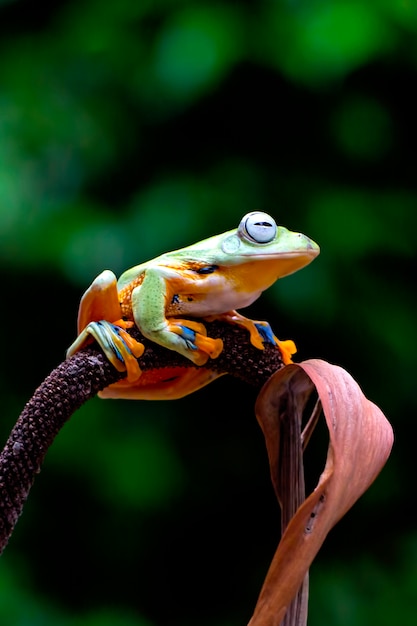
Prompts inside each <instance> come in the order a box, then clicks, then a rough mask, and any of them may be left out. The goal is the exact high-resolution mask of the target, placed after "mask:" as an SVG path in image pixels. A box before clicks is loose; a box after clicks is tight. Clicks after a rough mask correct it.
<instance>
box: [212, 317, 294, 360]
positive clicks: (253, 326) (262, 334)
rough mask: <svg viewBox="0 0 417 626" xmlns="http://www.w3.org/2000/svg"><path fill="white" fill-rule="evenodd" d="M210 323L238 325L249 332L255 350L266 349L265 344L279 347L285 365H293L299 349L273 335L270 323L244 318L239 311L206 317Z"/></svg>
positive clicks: (288, 341) (290, 342) (291, 342)
mask: <svg viewBox="0 0 417 626" xmlns="http://www.w3.org/2000/svg"><path fill="white" fill-rule="evenodd" d="M204 319H206V320H207V321H208V322H212V321H215V320H218V321H222V322H228V323H229V324H237V325H238V326H243V327H244V328H246V330H248V331H249V335H250V341H251V344H252V345H253V346H255V348H258V350H263V349H264V343H270V344H272V345H275V346H277V348H278V349H279V351H280V352H281V355H282V360H283V362H284V364H285V365H288V364H289V363H292V358H291V357H292V355H293V354H295V353H296V352H297V348H296V346H295V343H294V342H293V341H292V340H291V339H288V340H286V341H281V340H280V339H278V337H276V336H275V335H274V333H273V330H272V328H271V326H270V325H269V324H268V322H261V321H259V320H251V319H249V318H248V317H244V316H243V315H241V314H240V313H238V312H237V311H227V312H226V313H221V314H220V315H210V316H209V317H205V318H204Z"/></svg>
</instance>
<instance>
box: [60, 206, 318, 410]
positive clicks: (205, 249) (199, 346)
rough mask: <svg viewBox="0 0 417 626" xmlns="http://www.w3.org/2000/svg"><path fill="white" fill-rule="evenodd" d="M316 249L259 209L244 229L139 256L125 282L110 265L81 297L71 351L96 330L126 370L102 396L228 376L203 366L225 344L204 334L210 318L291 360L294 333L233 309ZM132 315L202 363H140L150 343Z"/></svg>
mask: <svg viewBox="0 0 417 626" xmlns="http://www.w3.org/2000/svg"><path fill="white" fill-rule="evenodd" d="M319 252H320V249H319V246H318V245H317V244H316V243H315V242H314V241H312V240H311V239H309V238H308V237H306V236H305V235H302V234H301V233H295V232H291V231H289V230H287V229H286V228H284V226H280V225H277V224H276V222H275V221H274V219H273V218H272V217H271V216H270V215H268V214H267V213H263V212H260V211H254V212H251V213H248V214H247V215H245V216H244V217H243V218H242V220H241V222H240V224H239V226H238V228H236V229H234V230H230V231H228V232H225V233H223V234H222V235H217V236H214V237H210V238H208V239H204V240H203V241H200V242H199V243H195V244H193V245H191V246H188V247H186V248H182V249H181V250H175V251H174V252H167V253H166V254H162V255H161V256H158V257H156V258H155V259H153V260H151V261H147V262H146V263H142V264H140V265H136V266H135V267H133V268H132V269H129V270H127V271H126V272H124V273H123V274H122V275H121V277H120V278H119V280H118V281H117V280H116V276H115V275H114V274H113V272H111V271H110V270H104V271H103V272H102V273H101V274H100V275H99V276H97V278H96V279H95V280H94V281H93V283H92V284H91V286H90V287H89V289H88V290H87V291H86V292H85V294H84V295H83V297H82V299H81V303H80V307H79V313H78V333H79V334H78V337H77V339H76V340H75V341H74V343H73V344H72V345H71V346H70V348H69V349H68V352H67V357H70V356H71V355H73V354H74V353H75V352H77V351H78V350H80V349H81V348H82V347H84V346H85V345H86V344H87V343H89V342H90V341H92V339H95V340H96V341H97V342H98V343H99V345H100V346H101V348H102V349H103V351H104V353H105V355H106V356H107V358H108V359H109V360H110V362H111V363H112V364H113V365H114V367H115V368H116V369H117V370H119V371H126V373H127V376H126V378H123V379H121V380H120V381H119V382H117V383H115V384H113V385H110V386H109V387H107V388H106V389H104V390H103V391H101V392H100V394H99V395H100V396H101V397H104V398H130V399H173V398H179V397H182V396H184V395H187V394H188V393H191V392H193V391H195V390H197V389H199V388H200V387H202V386H204V385H206V384H208V383H209V382H211V381H212V380H213V379H214V378H217V377H218V376H220V375H221V374H218V373H216V372H215V371H213V368H212V367H210V368H202V367H199V366H204V365H205V364H206V363H207V361H208V359H216V358H217V357H218V356H219V354H220V353H221V351H222V349H223V342H222V340H221V339H214V338H211V337H208V336H207V331H206V328H205V326H204V320H207V321H213V320H222V321H226V322H229V323H232V324H238V325H240V326H243V327H244V328H246V329H247V330H248V331H249V333H250V341H251V343H252V344H253V345H254V346H256V348H258V349H260V350H263V349H264V343H265V342H269V343H272V344H275V345H276V346H277V347H278V349H279V350H280V351H281V353H282V355H283V361H284V363H290V362H291V356H292V354H294V353H295V351H296V349H295V346H294V343H293V342H292V341H279V340H278V339H277V338H276V337H275V335H274V334H273V332H272V330H271V328H270V326H269V324H268V323H267V322H261V321H254V320H250V319H248V318H246V317H244V316H243V315H240V314H239V313H238V312H237V311H236V310H235V309H241V308H244V307H247V306H249V305H250V304H251V303H252V302H254V301H255V300H256V299H257V298H258V297H259V296H260V294H261V293H262V292H263V291H264V290H265V289H267V288H268V287H270V286H271V285H272V284H273V283H274V282H275V281H276V280H277V279H278V278H282V277H283V276H288V275H289V274H292V273H293V272H296V271H297V270H299V269H301V268H302V267H304V266H306V265H308V264H309V263H310V262H311V261H312V260H313V259H314V258H315V257H316V256H317V255H318V254H319ZM183 316H185V317H191V318H193V319H192V320H190V319H185V318H184V317H183ZM135 324H136V326H137V327H138V328H139V330H140V331H141V332H142V334H143V335H144V336H145V337H147V338H148V339H150V340H152V341H155V342H156V343H158V344H160V345H161V346H164V347H165V348H169V349H170V350H175V351H176V352H178V353H180V354H182V355H183V356H185V357H186V358H187V359H189V360H190V361H192V362H193V364H194V365H195V366H196V367H184V368H171V369H168V368H165V369H164V368H162V369H161V370H159V369H158V370H153V371H151V372H141V370H140V368H139V364H138V362H137V358H139V357H140V356H141V355H142V354H143V352H144V346H143V344H142V343H140V342H139V341H136V340H135V339H134V338H133V337H131V336H130V335H129V333H127V332H126V329H128V328H131V327H132V326H133V325H135Z"/></svg>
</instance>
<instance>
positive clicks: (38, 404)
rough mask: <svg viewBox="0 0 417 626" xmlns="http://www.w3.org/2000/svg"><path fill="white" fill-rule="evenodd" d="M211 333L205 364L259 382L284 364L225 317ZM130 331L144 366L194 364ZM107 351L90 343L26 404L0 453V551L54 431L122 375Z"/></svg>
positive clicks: (211, 327) (210, 326)
mask: <svg viewBox="0 0 417 626" xmlns="http://www.w3.org/2000/svg"><path fill="white" fill-rule="evenodd" d="M206 326H207V330H208V334H209V335H210V336H212V337H221V338H222V339H223V342H224V349H223V352H222V353H221V355H220V356H219V357H218V358H217V359H216V360H213V361H209V362H208V363H207V365H206V366H205V367H209V368H211V369H214V370H215V371H217V372H221V373H228V374H231V375H232V376H235V377H238V378H240V379H242V380H244V381H245V382H246V383H248V384H250V385H252V386H256V387H259V388H260V387H261V386H262V385H263V383H264V382H265V381H266V380H267V379H268V378H269V376H271V375H272V374H273V373H274V372H275V371H276V370H277V369H279V368H281V367H282V360H281V355H280V352H279V351H278V350H277V349H276V348H275V347H274V346H271V345H266V346H265V350H262V351H261V350H258V349H257V348H254V347H253V346H252V344H251V343H250V342H249V337H248V334H247V332H246V331H245V330H243V329H241V328H238V327H236V326H232V325H230V324H226V323H220V322H212V323H210V324H209V323H207V324H206ZM132 335H133V336H134V337H136V338H139V339H140V340H141V341H143V343H144V344H145V352H144V355H143V356H142V357H141V359H139V363H140V365H141V367H142V369H144V370H148V369H155V368H160V367H162V366H175V365H177V364H181V365H183V366H184V365H185V366H188V367H193V364H192V363H191V361H188V360H187V359H185V358H183V357H181V356H180V355H178V354H177V353H175V352H172V351H170V350H167V349H165V348H161V347H160V346H158V345H156V344H154V343H152V342H149V341H148V340H146V339H144V338H143V337H142V336H141V335H140V334H139V332H138V331H137V330H136V329H135V330H132ZM123 376H124V374H121V373H120V372H117V371H116V370H115V368H114V367H113V366H112V365H111V364H110V363H109V362H108V361H107V359H106V358H105V357H104V355H103V353H102V352H101V351H99V350H98V349H97V348H95V347H89V348H86V349H84V350H82V351H81V352H79V353H77V354H75V355H74V356H73V357H71V358H70V359H68V360H67V361H64V362H63V363H61V364H60V365H59V366H58V367H57V368H56V369H55V370H53V372H51V374H50V375H49V376H48V377H47V378H46V379H45V380H44V382H43V383H42V384H41V385H40V386H39V387H38V389H37V390H36V391H35V393H34V395H33V396H32V398H31V399H30V400H29V402H28V403H27V404H26V406H25V407H24V409H23V411H22V413H21V415H20V417H19V419H18V421H17V422H16V425H15V426H14V428H13V430H12V431H11V433H10V436H9V438H8V440H7V442H6V445H5V447H4V449H3V452H2V453H1V455H0V553H1V552H2V551H3V549H4V548H5V546H6V545H7V542H8V540H9V538H10V535H11V534H12V532H13V529H14V527H15V525H16V522H17V520H18V518H19V516H20V514H21V512H22V509H23V505H24V503H25V501H26V499H27V497H28V494H29V491H30V488H31V487H32V484H33V482H34V479H35V476H36V474H37V473H39V471H40V468H41V465H42V462H43V459H44V457H45V454H46V452H47V450H48V448H49V446H50V445H51V444H52V442H53V440H54V438H55V436H56V435H57V434H58V432H59V430H60V429H61V428H62V426H63V425H64V424H65V422H66V421H67V420H68V419H69V418H70V417H71V415H72V414H73V413H74V412H75V411H76V410H77V409H78V408H79V407H80V406H81V405H82V404H84V402H86V401H87V400H89V399H90V398H92V397H94V396H95V395H96V394H97V392H98V391H100V390H101V389H104V387H107V386H108V385H109V384H111V383H114V382H116V381H117V380H120V378H122V377H123Z"/></svg>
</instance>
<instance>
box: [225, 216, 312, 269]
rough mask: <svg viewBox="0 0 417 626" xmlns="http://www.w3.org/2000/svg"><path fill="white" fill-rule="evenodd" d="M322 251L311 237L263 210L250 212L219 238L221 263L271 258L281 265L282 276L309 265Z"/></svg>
mask: <svg viewBox="0 0 417 626" xmlns="http://www.w3.org/2000/svg"><path fill="white" fill-rule="evenodd" d="M319 253H320V248H319V246H318V245H317V244H316V243H315V242H314V241H312V239H310V238H309V237H307V236H306V235H303V234H301V233H295V232H292V231H290V230H288V229H287V228H285V227H284V226H278V225H277V224H276V222H275V220H274V219H273V218H272V217H271V216H270V215H268V214H267V213H262V212H260V211H254V212H252V213H247V214H246V215H245V216H244V217H243V218H242V220H241V222H240V224H239V227H238V228H237V229H235V230H232V231H229V232H227V233H224V234H223V235H220V236H219V238H218V254H219V256H220V257H221V264H223V265H239V264H244V263H250V262H253V261H255V262H256V261H270V262H273V264H274V265H277V266H279V271H278V276H279V277H280V278H281V277H283V276H288V275H289V274H292V273H293V272H296V271H297V270H299V269H301V268H302V267H304V266H306V265H308V264H309V263H310V262H311V261H312V260H313V259H315V257H316V256H317V255H318V254H319Z"/></svg>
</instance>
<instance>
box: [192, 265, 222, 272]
mask: <svg viewBox="0 0 417 626" xmlns="http://www.w3.org/2000/svg"><path fill="white" fill-rule="evenodd" d="M218 267H219V266H218V265H205V266H204V267H200V269H199V270H197V274H212V273H213V272H215V271H216V270H217V269H218Z"/></svg>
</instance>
